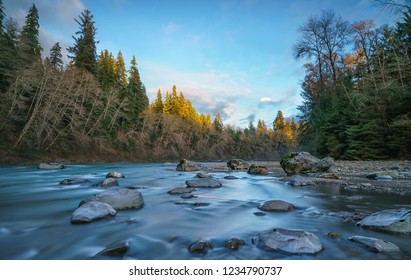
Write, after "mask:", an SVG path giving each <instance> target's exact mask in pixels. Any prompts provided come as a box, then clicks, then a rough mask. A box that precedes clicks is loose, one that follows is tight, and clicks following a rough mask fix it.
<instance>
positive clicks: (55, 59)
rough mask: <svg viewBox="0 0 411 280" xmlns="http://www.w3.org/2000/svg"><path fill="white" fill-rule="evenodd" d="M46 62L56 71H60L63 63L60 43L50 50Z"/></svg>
mask: <svg viewBox="0 0 411 280" xmlns="http://www.w3.org/2000/svg"><path fill="white" fill-rule="evenodd" d="M48 62H49V63H50V65H51V66H53V68H54V69H56V70H62V69H63V67H64V63H63V55H62V54H61V46H60V43H59V42H57V43H55V44H54V45H53V46H52V47H51V49H50V57H49V58H48Z"/></svg>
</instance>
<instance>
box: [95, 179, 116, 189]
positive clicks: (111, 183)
mask: <svg viewBox="0 0 411 280" xmlns="http://www.w3.org/2000/svg"><path fill="white" fill-rule="evenodd" d="M93 186H95V187H103V188H108V187H114V186H118V181H117V180H116V179H114V178H106V179H104V180H103V181H101V182H98V183H95V184H94V185H93Z"/></svg>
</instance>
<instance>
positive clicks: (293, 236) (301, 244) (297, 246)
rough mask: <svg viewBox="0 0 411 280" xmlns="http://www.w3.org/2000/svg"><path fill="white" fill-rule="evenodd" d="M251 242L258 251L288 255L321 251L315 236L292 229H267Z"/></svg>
mask: <svg viewBox="0 0 411 280" xmlns="http://www.w3.org/2000/svg"><path fill="white" fill-rule="evenodd" d="M253 241H254V243H255V244H256V245H257V247H258V248H260V249H263V250H267V251H280V252H286V253H290V254H316V253H318V252H320V251H321V250H322V249H323V247H322V244H321V241H320V239H319V238H318V237H317V236H316V235H314V234H313V233H311V232H307V231H302V230H294V229H285V228H273V229H269V230H266V231H263V232H261V233H260V234H259V235H258V236H257V237H256V238H255V239H254V240H253Z"/></svg>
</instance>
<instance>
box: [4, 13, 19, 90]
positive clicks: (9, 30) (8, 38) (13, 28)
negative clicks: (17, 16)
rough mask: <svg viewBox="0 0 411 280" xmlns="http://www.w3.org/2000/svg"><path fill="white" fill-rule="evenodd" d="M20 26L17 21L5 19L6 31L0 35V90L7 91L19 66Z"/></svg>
mask: <svg viewBox="0 0 411 280" xmlns="http://www.w3.org/2000/svg"><path fill="white" fill-rule="evenodd" d="M18 36H19V27H18V23H17V21H15V20H14V19H12V18H9V19H8V20H6V21H5V24H4V32H3V35H2V36H1V37H0V92H1V91H6V90H7V89H8V88H9V86H10V81H11V80H12V77H13V75H14V73H15V70H16V66H17V60H18V59H17V57H18V55H17V43H18Z"/></svg>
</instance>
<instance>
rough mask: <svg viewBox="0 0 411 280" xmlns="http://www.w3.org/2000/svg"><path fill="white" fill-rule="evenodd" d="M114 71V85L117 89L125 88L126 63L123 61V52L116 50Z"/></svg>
mask: <svg viewBox="0 0 411 280" xmlns="http://www.w3.org/2000/svg"><path fill="white" fill-rule="evenodd" d="M115 73H116V85H117V86H118V88H119V89H125V88H126V87H127V71H126V64H125V63H124V58H123V54H122V53H121V51H118V54H117V59H116V63H115Z"/></svg>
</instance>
